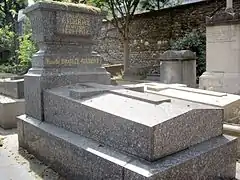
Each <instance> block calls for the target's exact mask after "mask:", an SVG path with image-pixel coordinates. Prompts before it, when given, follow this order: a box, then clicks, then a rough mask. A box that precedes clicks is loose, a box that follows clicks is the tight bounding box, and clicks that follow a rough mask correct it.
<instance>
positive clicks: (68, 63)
mask: <svg viewBox="0 0 240 180" xmlns="http://www.w3.org/2000/svg"><path fill="white" fill-rule="evenodd" d="M46 64H48V65H63V66H73V65H77V64H101V59H97V58H82V59H77V58H76V59H54V60H53V59H46Z"/></svg>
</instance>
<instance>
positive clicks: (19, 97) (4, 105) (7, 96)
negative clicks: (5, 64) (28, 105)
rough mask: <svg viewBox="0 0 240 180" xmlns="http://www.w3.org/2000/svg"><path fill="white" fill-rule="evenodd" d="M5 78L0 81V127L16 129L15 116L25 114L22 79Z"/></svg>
mask: <svg viewBox="0 0 240 180" xmlns="http://www.w3.org/2000/svg"><path fill="white" fill-rule="evenodd" d="M2 76H3V75H2ZM7 76H8V77H5V78H3V79H0V126H1V127H2V128H4V129H11V128H16V127H17V119H16V116H19V115H21V114H24V113H25V101H24V79H23V77H21V76H16V75H7Z"/></svg>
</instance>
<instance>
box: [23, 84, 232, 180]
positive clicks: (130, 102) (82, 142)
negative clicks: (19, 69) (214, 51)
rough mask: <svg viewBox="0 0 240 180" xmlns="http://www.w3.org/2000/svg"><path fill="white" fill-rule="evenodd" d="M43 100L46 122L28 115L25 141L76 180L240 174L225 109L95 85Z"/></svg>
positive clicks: (56, 93)
mask: <svg viewBox="0 0 240 180" xmlns="http://www.w3.org/2000/svg"><path fill="white" fill-rule="evenodd" d="M43 97H44V119H45V121H44V122H42V123H40V121H39V120H37V119H34V118H32V117H28V116H26V115H22V116H20V117H19V126H18V128H19V143H20V146H22V147H24V148H27V149H28V150H29V151H30V152H31V153H33V154H34V155H36V156H37V157H38V158H40V159H41V160H43V161H44V162H45V163H46V164H51V165H52V167H53V168H54V169H55V170H57V171H58V172H60V173H61V174H62V175H64V176H66V177H67V178H69V179H113V180H116V179H166V180H167V179H184V178H188V179H198V178H199V179H217V178H218V177H223V178H226V179H227V178H233V177H234V176H235V158H236V140H234V138H232V137H228V136H223V135H222V120H223V111H222V109H218V108H213V107H212V106H207V105H202V104H199V103H194V102H189V101H184V100H179V99H176V98H168V97H164V96H159V95H154V94H147V93H141V92H137V91H133V90H129V89H123V88H122V87H111V86H104V85H98V84H94V83H84V84H82V83H81V84H76V85H71V86H65V87H59V88H53V89H49V90H45V91H44V95H43ZM111 102H114V103H111ZM109 169H111V170H110V171H109Z"/></svg>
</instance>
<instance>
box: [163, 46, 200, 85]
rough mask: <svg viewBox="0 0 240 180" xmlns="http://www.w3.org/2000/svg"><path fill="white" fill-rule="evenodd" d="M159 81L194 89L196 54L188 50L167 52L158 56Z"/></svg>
mask: <svg viewBox="0 0 240 180" xmlns="http://www.w3.org/2000/svg"><path fill="white" fill-rule="evenodd" d="M160 73H161V75H160V81H161V82H162V83H167V84H170V83H182V84H187V85H188V86H190V87H196V54H195V53H193V52H192V51H189V50H182V51H173V50H169V51H166V52H164V53H163V54H161V56H160Z"/></svg>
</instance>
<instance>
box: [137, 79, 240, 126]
mask: <svg viewBox="0 0 240 180" xmlns="http://www.w3.org/2000/svg"><path fill="white" fill-rule="evenodd" d="M141 86H143V87H144V88H143V89H144V90H143V91H142V92H147V93H154V94H158V95H160V96H164V97H169V98H177V99H182V100H186V101H190V102H195V103H200V104H206V105H210V106H214V107H218V108H222V109H223V111H224V122H225V123H235V124H239V123H240V96H238V95H234V94H228V93H221V92H214V91H207V90H202V89H194V88H189V87H186V86H184V85H179V84H168V85H167V84H162V83H142V84H138V87H141Z"/></svg>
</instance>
